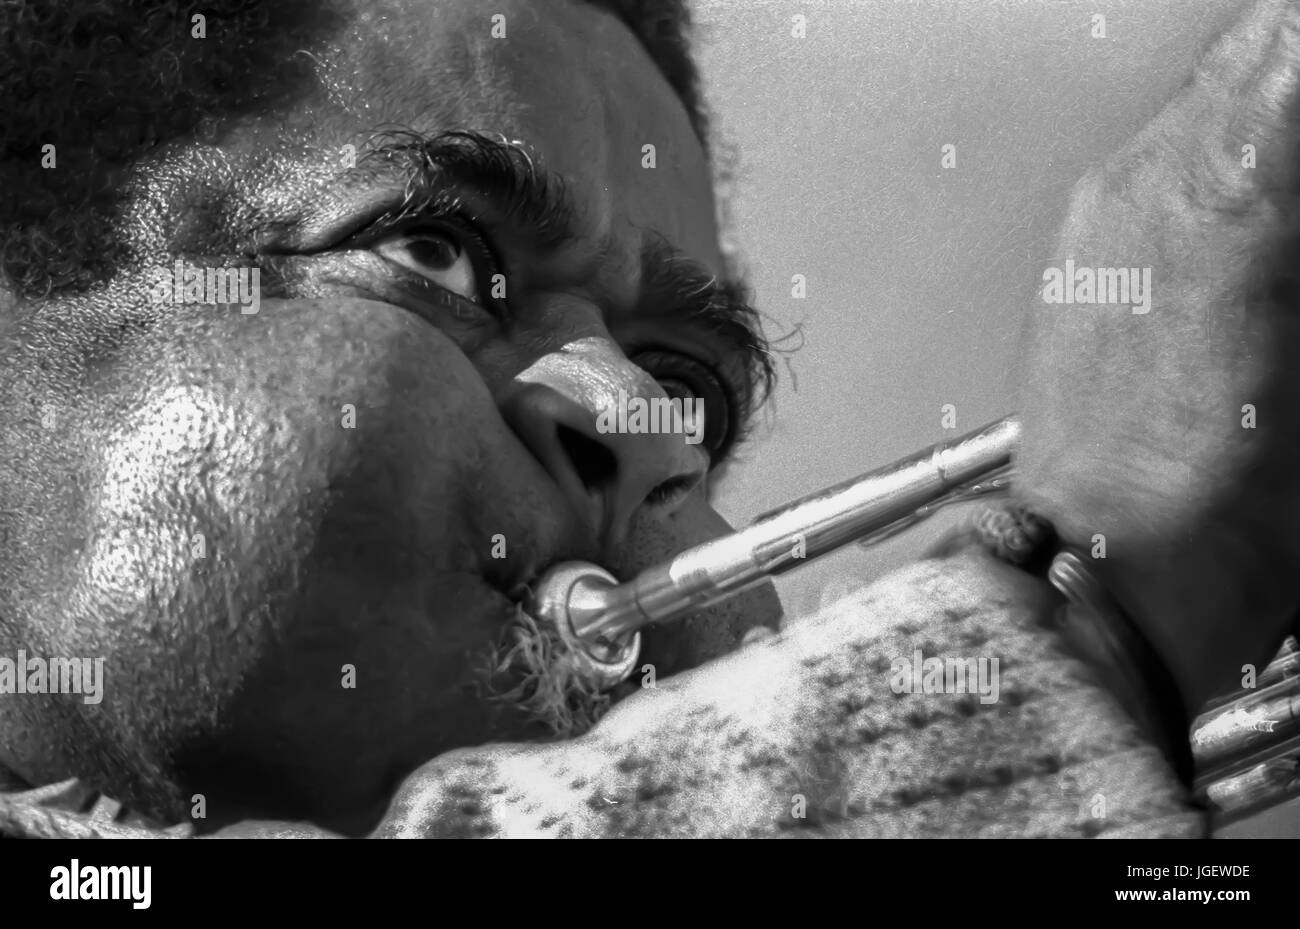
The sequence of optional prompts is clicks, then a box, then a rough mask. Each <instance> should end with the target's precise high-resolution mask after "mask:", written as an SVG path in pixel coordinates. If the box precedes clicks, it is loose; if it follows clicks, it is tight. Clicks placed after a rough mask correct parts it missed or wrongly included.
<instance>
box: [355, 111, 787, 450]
mask: <svg viewBox="0 0 1300 929" xmlns="http://www.w3.org/2000/svg"><path fill="white" fill-rule="evenodd" d="M367 162H371V163H373V162H382V163H384V164H386V165H387V166H389V167H396V168H397V169H398V170H399V171H400V172H401V173H402V176H403V177H404V178H405V187H404V189H403V192H402V197H401V201H400V203H399V204H398V205H397V206H396V207H395V208H393V209H391V210H390V211H389V212H388V213H387V214H386V215H385V217H384V220H383V221H384V222H399V221H401V220H403V219H405V218H407V217H411V216H417V215H420V214H427V213H429V212H435V211H437V212H443V211H445V212H450V211H454V210H456V209H458V208H460V207H461V206H462V205H466V206H467V205H468V204H466V203H465V198H464V195H465V193H466V192H473V193H475V194H477V195H478V198H479V199H481V200H482V201H485V202H486V203H487V204H488V205H489V207H490V209H491V210H492V211H493V212H494V213H496V214H498V217H499V218H500V219H501V220H502V221H504V222H507V223H509V224H510V225H511V226H512V227H513V228H514V230H515V231H516V232H518V233H519V234H520V236H521V237H522V238H524V239H525V240H527V241H528V242H529V243H530V244H531V245H532V247H534V248H536V249H537V250H538V251H540V252H542V253H546V252H548V251H553V250H555V249H557V248H559V247H560V246H562V245H564V244H565V243H568V242H571V241H573V240H574V239H577V238H580V237H581V234H580V232H579V225H580V224H579V220H578V217H579V211H578V209H577V206H576V204H575V203H574V201H573V199H572V197H571V194H570V192H569V190H568V187H567V186H566V184H565V182H564V179H563V178H562V177H560V176H559V175H556V174H553V173H551V172H549V171H547V170H546V168H545V167H544V166H543V165H541V164H540V158H534V157H533V155H532V154H530V152H529V150H528V148H527V146H526V144H524V143H520V142H510V141H507V140H506V139H505V138H504V137H495V138H494V137H492V136H488V135H485V134H483V133H480V132H473V131H467V130H451V131H447V132H441V133H438V134H436V135H425V134H422V133H418V132H414V131H410V130H393V131H386V132H382V133H377V134H375V135H374V136H372V137H371V141H370V144H369V145H368V146H367V148H366V151H365V154H364V155H363V156H362V157H361V158H360V159H358V167H361V166H362V165H363V164H364V163H367ZM609 247H610V243H608V242H603V243H601V244H600V245H599V247H598V248H597V253H598V254H599V255H602V256H603V255H604V254H606V253H607V252H608V250H609ZM640 260H641V265H642V268H641V277H642V292H641V294H640V295H639V297H638V301H637V302H638V310H640V311H643V312H646V313H654V314H655V315H658V316H660V317H662V318H665V319H674V320H680V321H682V322H685V323H687V324H688V325H690V326H692V327H693V328H696V329H698V330H702V331H704V332H706V333H708V334H709V335H710V336H711V337H712V338H714V339H716V340H717V342H718V343H719V345H720V347H721V348H722V350H723V351H724V352H726V353H727V354H728V355H729V356H731V357H735V358H738V359H739V360H740V363H741V366H742V368H743V377H742V378H741V381H742V383H740V384H739V385H737V386H739V388H740V391H741V393H740V395H739V396H735V397H733V398H732V399H733V401H734V402H735V404H736V413H737V416H736V418H735V421H734V426H733V433H732V436H731V437H729V439H728V442H727V445H728V447H729V448H732V447H734V446H735V444H737V443H738V442H739V441H740V440H741V438H742V433H743V432H744V430H745V428H746V426H747V424H748V422H749V420H750V419H751V417H752V415H753V413H754V412H755V411H756V410H757V409H758V407H759V406H761V405H762V403H763V401H764V400H766V398H767V397H768V396H769V395H770V393H771V391H772V388H773V385H774V383H775V379H776V371H775V364H774V362H773V356H772V351H771V346H770V345H769V343H768V341H767V339H766V337H765V336H764V335H763V332H762V328H761V326H760V322H759V314H758V311H757V310H755V309H754V308H753V307H752V306H751V305H750V302H749V287H748V286H747V285H746V284H745V283H744V281H743V280H742V279H741V278H740V277H739V276H738V275H735V274H728V275H726V276H724V277H723V278H719V277H718V276H717V275H714V274H711V273H710V272H709V271H708V270H707V269H706V268H705V267H704V266H703V265H702V264H700V263H699V262H697V261H695V260H693V259H691V258H690V257H688V256H687V255H685V254H684V253H683V252H682V251H680V250H679V249H677V248H675V247H673V246H672V245H671V243H669V242H668V241H667V239H666V238H664V237H663V236H662V235H659V234H657V233H656V234H652V235H650V237H649V238H648V239H647V241H646V243H645V245H644V246H643V248H642V250H641V255H640Z"/></svg>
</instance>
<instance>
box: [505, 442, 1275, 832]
mask: <svg viewBox="0 0 1300 929" xmlns="http://www.w3.org/2000/svg"><path fill="white" fill-rule="evenodd" d="M1019 437H1020V424H1019V422H1018V421H1017V420H1016V419H1015V418H1014V417H1007V418H1005V419H1000V420H997V421H996V422H992V423H989V424H988V425H986V426H983V427H981V428H979V429H976V430H974V431H973V432H970V433H967V434H966V435H963V436H961V437H959V438H957V439H955V440H952V441H950V442H943V443H940V444H937V445H934V446H932V447H930V448H928V449H925V450H923V451H921V452H918V453H916V454H913V455H909V456H907V457H905V458H902V459H899V460H898V461H896V462H894V463H893V464H890V465H887V466H885V467H883V468H878V469H876V470H874V471H868V472H867V473H866V474H862V475H860V476H858V477H855V478H852V479H851V480H848V481H845V482H843V483H840V484H836V485H834V486H832V487H828V488H826V489H825V490H820V491H817V492H816V493H813V494H810V495H808V496H806V497H802V498H800V499H798V500H795V501H793V502H792V503H787V504H786V505H784V506H782V507H780V508H778V509H776V510H772V511H770V512H768V513H765V514H763V515H762V516H759V517H758V518H757V519H755V520H754V522H753V523H751V524H750V525H749V526H747V527H746V528H744V529H740V530H737V531H736V532H733V533H730V534H728V535H725V536H722V537H720V538H717V539H714V540H712V541H710V542H706V543H704V544H702V545H697V546H695V547H694V548H690V549H687V550H686V551H684V552H682V553H681V554H679V555H677V556H675V557H674V558H672V559H671V560H670V561H668V562H667V563H665V564H662V565H657V566H655V567H652V568H648V569H646V570H645V571H643V572H641V573H640V574H639V575H637V576H636V577H635V578H633V579H632V580H630V581H627V582H626V583H622V584H620V583H619V582H618V580H617V579H616V578H615V577H614V576H613V575H611V574H610V573H609V572H608V571H606V570H604V569H603V568H601V567H599V566H597V565H594V564H590V563H588V562H578V561H569V562H561V563H560V564H557V565H554V566H552V567H551V568H549V569H548V570H547V571H546V572H545V573H543V574H542V576H541V577H540V578H538V581H537V583H536V584H535V585H534V587H533V592H532V594H531V595H530V599H529V601H528V603H526V605H525V606H526V608H527V609H528V612H529V613H531V614H532V615H533V617H534V618H536V619H537V620H538V621H540V622H541V623H542V624H544V625H549V626H550V627H551V628H552V629H553V630H554V631H555V633H556V634H557V635H558V636H559V638H560V640H561V641H562V642H563V644H564V647H565V651H566V657H567V660H570V661H573V662H574V663H575V666H576V667H574V668H573V669H571V670H572V671H574V672H575V673H577V674H579V675H580V676H581V677H583V678H584V679H585V680H586V681H588V682H589V684H590V685H591V686H593V687H594V688H596V689H599V690H608V689H610V688H612V687H614V686H615V685H617V684H619V683H621V682H622V681H624V680H626V679H627V678H628V677H629V676H630V675H631V674H632V672H633V670H634V669H635V668H636V664H637V659H638V657H639V655H640V649H641V632H640V631H641V629H642V628H644V627H645V626H648V625H651V624H656V623H668V622H672V621H674V620H677V619H681V618H682V617H684V616H686V615H688V614H690V613H692V612H695V611H696V610H699V609H701V608H703V607H706V606H709V605H711V604H714V603H717V602H718V601H720V600H724V599H726V598H727V597H731V596H734V595H735V594H738V593H740V592H741V591H744V590H747V589H748V588H750V587H752V586H754V585H755V584H758V583H760V582H761V581H762V580H763V579H765V578H768V577H774V576H777V575H780V574H784V573H785V572H787V571H790V570H793V569H794V568H797V567H802V566H803V565H805V564H808V563H810V562H811V561H814V560H815V559H817V558H818V557H820V556H822V555H825V554H827V553H828V552H833V551H835V550H837V549H839V548H841V547H843V546H845V545H847V544H850V543H858V544H860V545H870V544H874V543H876V542H879V541H881V540H882V539H885V538H888V537H890V536H892V535H895V534H896V533H899V532H901V531H903V530H905V529H907V528H909V527H911V526H913V525H915V524H916V523H917V522H919V521H920V520H922V519H925V518H926V517H927V516H929V515H930V514H932V513H934V512H935V511H936V510H937V509H939V508H940V507H943V506H945V505H947V504H949V503H953V502H958V501H966V500H970V499H972V498H974V497H977V496H979V495H982V494H986V493H995V492H1002V491H1006V490H1007V489H1008V487H1009V486H1010V480H1011V461H1012V456H1013V454H1014V453H1015V450H1016V446H1017V443H1018V440H1019ZM1255 683H1256V687H1255V688H1253V689H1250V690H1243V691H1241V692H1238V693H1234V694H1228V695H1224V696H1223V697H1221V698H1219V699H1218V700H1215V701H1211V703H1210V704H1209V705H1207V707H1206V708H1205V710H1204V711H1203V712H1202V714H1201V715H1200V716H1198V717H1197V719H1196V721H1195V723H1194V724H1193V726H1192V729H1191V733H1190V738H1191V741H1192V749H1193V754H1194V756H1195V758H1196V762H1197V772H1198V773H1197V779H1196V783H1195V789H1196V792H1197V794H1198V796H1199V797H1200V798H1201V799H1202V800H1204V801H1206V802H1207V803H1208V804H1209V805H1210V807H1211V808H1212V809H1214V810H1215V811H1216V813H1217V819H1218V820H1219V821H1220V822H1224V821H1228V820H1231V819H1236V818H1240V817H1243V816H1246V815H1250V814H1251V813H1254V812H1257V811H1259V810H1261V809H1264V808H1267V807H1268V806H1272V805H1275V804H1277V803H1282V802H1284V801H1285V800H1287V799H1289V798H1290V797H1292V796H1295V795H1297V794H1300V650H1298V649H1297V648H1296V643H1295V640H1294V639H1289V640H1288V643H1287V645H1286V646H1285V647H1284V648H1283V650H1282V652H1281V653H1280V654H1279V656H1278V658H1277V659H1276V660H1275V661H1274V662H1273V663H1272V664H1270V665H1269V666H1268V667H1267V668H1266V669H1265V670H1264V671H1263V672H1261V673H1260V674H1259V676H1258V679H1257V680H1256V682H1255Z"/></svg>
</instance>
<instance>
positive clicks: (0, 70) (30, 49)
mask: <svg viewBox="0 0 1300 929" xmlns="http://www.w3.org/2000/svg"><path fill="white" fill-rule="evenodd" d="M587 2H589V3H591V4H592V5H593V6H598V7H602V8H605V9H607V10H610V11H612V12H614V13H615V14H617V15H618V16H619V17H620V18H621V19H622V20H623V21H624V22H625V23H626V24H627V25H628V27H629V28H630V29H631V30H632V32H633V33H634V34H635V35H636V36H637V37H638V39H639V40H640V42H641V43H642V45H643V46H644V47H645V49H646V50H647V52H648V53H649V54H650V56H651V57H652V58H653V60H654V61H655V62H656V64H657V65H658V66H659V68H660V70H661V71H662V73H663V74H664V76H665V78H666V79H667V80H668V82H669V84H670V85H671V86H672V88H673V89H674V91H675V92H676V93H677V94H678V96H679V97H680V98H681V100H682V101H683V103H684V104H685V106H686V108H687V111H688V113H690V114H691V118H692V120H693V121H694V124H695V128H696V131H697V132H698V133H699V136H700V139H701V141H705V140H706V137H707V131H706V126H705V117H704V113H703V108H702V106H701V103H700V98H699V92H698V76H697V72H696V68H695V64H694V61H693V59H692V57H691V51H690V43H689V38H688V33H689V29H690V18H689V13H688V11H687V8H686V4H685V2H684V0H587ZM197 14H202V16H203V17H204V30H205V38H204V41H192V40H191V37H192V30H193V29H194V28H195V26H194V19H193V17H194V16H195V15H197ZM344 22H345V18H344V16H343V14H342V13H341V12H340V11H337V10H335V9H333V8H332V7H331V5H330V4H328V3H323V2H321V0H201V2H200V0H0V275H3V279H2V280H0V282H7V284H8V286H9V287H10V288H11V289H12V290H13V291H14V292H16V293H18V294H20V295H22V296H26V297H43V296H49V295H51V294H56V293H64V292H78V291H84V290H86V289H87V288H89V287H90V286H92V285H93V284H95V283H97V282H100V281H104V280H107V279H108V278H109V277H111V275H112V274H113V272H114V270H115V269H116V268H117V267H118V265H119V263H120V262H121V261H122V259H123V258H124V257H125V251H124V244H123V243H121V242H119V241H117V240H116V239H115V236H114V232H113V229H114V217H115V215H116V212H117V210H118V208H119V206H120V205H121V191H122V182H123V181H124V179H125V178H126V176H127V173H128V171H129V169H130V167H131V166H132V165H133V164H135V163H136V162H138V161H139V160H140V159H141V158H143V157H145V156H147V155H148V154H149V153H150V152H152V151H155V150H156V149H158V148H159V147H161V146H163V145H166V144H168V143H169V142H172V141H174V140H177V139H182V138H186V137H188V136H190V135H191V134H197V135H199V136H200V137H202V135H203V133H204V131H205V128H206V127H208V126H212V125H213V124H214V121H215V119H216V118H217V117H232V116H239V115H241V114H246V113H254V112H259V111H266V110H268V109H274V108H276V107H278V106H281V105H285V104H287V103H289V102H291V101H292V100H293V99H295V97H296V96H298V95H302V94H304V93H306V91H307V90H308V89H309V88H310V87H311V86H312V82H313V81H314V73H313V70H312V62H311V60H310V58H309V57H308V56H305V55H296V54H294V52H295V51H297V50H300V49H307V48H311V47H313V46H314V45H316V44H317V43H318V42H320V41H322V40H324V39H326V38H328V37H329V36H331V35H332V34H333V33H334V32H335V31H336V30H337V29H339V28H340V27H341V26H342V25H343V23H344ZM51 145H52V146H54V148H53V149H52V150H51V149H49V148H46V146H51ZM51 158H53V159H56V161H55V166H56V167H57V170H50V159H51Z"/></svg>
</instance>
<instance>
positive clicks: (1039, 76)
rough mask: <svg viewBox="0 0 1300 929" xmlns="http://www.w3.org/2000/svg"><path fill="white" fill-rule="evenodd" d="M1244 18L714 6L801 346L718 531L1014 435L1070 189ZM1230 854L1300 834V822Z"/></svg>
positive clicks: (703, 31) (759, 275) (746, 166)
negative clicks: (1026, 356)
mask: <svg viewBox="0 0 1300 929" xmlns="http://www.w3.org/2000/svg"><path fill="white" fill-rule="evenodd" d="M1244 5H1245V4H1244V3H1243V2H1242V0H1196V2H1189V0H1129V2H1086V3H1080V2H1055V0H1052V2H1049V0H1042V2H1016V0H999V2H973V0H972V2H956V0H912V2H907V0H825V2H803V3H796V2H773V3H767V2H756V0H750V2H726V0H696V2H695V9H696V19H697V24H698V26H699V29H698V32H697V40H698V41H699V43H700V46H699V51H700V55H701V58H702V65H703V69H704V76H705V89H706V93H707V94H708V97H709V100H710V102H711V105H712V106H713V108H714V111H715V127H716V128H717V130H718V132H719V134H720V136H721V139H722V141H723V142H724V143H725V144H726V145H728V146H729V147H731V148H734V150H735V152H736V155H737V157H736V161H735V166H734V167H735V173H736V189H735V191H734V195H733V197H732V200H731V210H732V216H731V222H732V225H733V227H734V229H735V231H736V234H737V240H738V244H739V245H740V247H741V249H742V251H743V253H744V255H745V257H746V261H747V264H748V266H749V269H750V274H751V280H752V283H753V285H754V288H755V297H756V303H757V305H758V307H759V308H760V309H761V310H763V311H764V313H765V314H766V316H767V324H766V325H767V330H768V332H769V334H772V335H778V334H780V333H783V332H787V331H791V330H794V329H796V328H797V329H798V330H799V332H800V336H798V337H795V338H792V340H791V341H790V343H789V344H790V345H795V344H799V343H800V342H801V343H802V348H800V349H799V350H798V351H797V352H796V353H794V354H793V355H792V356H791V357H790V358H789V362H788V363H789V367H788V369H787V368H786V367H785V365H783V366H782V368H783V370H782V372H781V373H782V378H781V382H780V385H779V387H778V390H777V392H776V395H775V398H774V403H773V404H772V406H771V408H770V409H769V410H768V413H767V417H766V419H765V421H764V422H763V423H760V424H759V425H758V426H757V427H756V429H755V431H754V435H753V438H752V440H751V441H750V443H749V444H748V445H747V446H745V447H744V448H743V449H742V450H741V452H740V457H739V460H738V462H737V465H736V466H735V467H733V468H732V469H731V472H730V473H729V474H728V476H727V480H726V481H725V482H724V484H723V486H722V488H721V491H720V494H719V498H718V502H719V504H720V509H721V510H722V512H723V513H724V514H725V515H727V516H728V517H730V518H731V519H732V521H733V523H735V524H737V525H740V524H743V523H746V522H748V521H749V520H750V519H752V518H753V517H754V516H755V515H757V514H758V513H760V512H762V511H764V510H766V509H769V508H771V507H773V506H775V505H777V504H778V503H782V502H785V501H788V500H791V499H793V498H795V497H797V496H799V495H801V494H803V493H806V492H808V491H811V490H816V489H819V488H821V487H823V486H826V485H828V484H831V483H834V482H836V481H839V480H842V479H844V478H847V477H849V476H851V475H853V474H856V473H859V472H861V471H864V470H867V469H868V468H872V467H876V466H878V465H882V464H886V463H888V462H890V461H893V460H895V459H896V458H899V457H901V456H903V455H905V454H908V453H911V452H914V451H917V450H919V449H920V448H922V447H923V446H926V445H929V444H931V443H934V442H937V441H940V440H943V439H946V438H951V437H952V436H953V435H955V434H956V433H954V432H948V431H945V430H943V429H942V428H941V424H940V416H941V413H940V408H941V407H942V406H943V404H945V403H952V404H954V405H955V406H956V410H957V432H965V431H967V430H969V429H972V428H974V427H976V426H978V425H980V424H982V423H984V422H986V421H988V420H992V419H996V418H999V417H1001V416H1004V415H1006V414H1007V413H1010V412H1013V411H1014V409H1015V396H1016V393H1017V391H1018V385H1017V383H1016V381H1015V371H1016V348H1017V338H1018V333H1019V327H1020V321H1021V319H1022V316H1023V314H1024V313H1025V311H1026V310H1027V308H1028V307H1029V306H1030V305H1031V300H1032V298H1033V295H1034V293H1035V292H1036V289H1037V287H1038V286H1039V283H1040V278H1039V275H1040V273H1041V269H1042V267H1043V266H1044V264H1045V263H1046V261H1047V259H1048V257H1049V255H1050V251H1049V249H1050V244H1051V241H1052V237H1053V235H1054V233H1055V231H1056V227H1057V225H1058V224H1059V222H1060V220H1061V218H1062V216H1063V213H1064V207H1065V200H1066V195H1067V193H1068V191H1069V189H1070V186H1071V185H1072V184H1073V183H1074V181H1075V180H1076V179H1077V178H1078V177H1080V176H1081V175H1082V174H1083V173H1084V172H1085V171H1086V170H1087V169H1088V168H1089V167H1090V166H1092V165H1094V164H1097V163H1098V162H1100V161H1102V160H1103V159H1105V157H1106V156H1107V155H1108V154H1109V153H1111V152H1112V151H1114V150H1115V149H1116V148H1118V147H1119V146H1120V145H1122V144H1123V143H1124V141H1125V140H1126V139H1127V138H1128V137H1129V136H1130V135H1132V134H1133V133H1134V132H1135V131H1137V130H1138V129H1139V128H1140V127H1141V126H1142V125H1143V124H1144V123H1145V122H1146V121H1147V120H1148V119H1150V118H1151V117H1152V116H1153V115H1155V113H1156V112H1157V111H1158V110H1159V109H1160V108H1161V106H1163V104H1164V103H1165V102H1166V101H1167V100H1168V99H1169V98H1170V96H1171V95H1172V94H1173V93H1174V91H1175V90H1176V89H1177V88H1178V87H1179V85H1181V84H1182V83H1183V82H1184V81H1185V80H1186V79H1187V78H1188V76H1189V75H1190V73H1191V69H1192V66H1193V64H1194V61H1195V55H1196V52H1197V50H1198V49H1199V48H1200V47H1201V46H1202V44H1203V43H1204V41H1205V40H1206V39H1208V38H1209V37H1211V36H1213V35H1214V34H1215V33H1217V32H1218V31H1220V30H1222V29H1223V28H1224V27H1225V26H1227V25H1228V23H1229V22H1231V21H1232V20H1233V19H1234V17H1235V15H1236V13H1237V12H1238V11H1239V10H1240V9H1242V8H1243V7H1244ZM796 13H803V14H804V15H806V16H807V36H806V37H805V38H802V39H799V38H793V37H791V26H792V23H791V17H792V16H793V15H794V14H796ZM1094 13H1100V14H1103V15H1104V16H1105V17H1106V36H1107V37H1106V38H1104V39H1098V38H1093V37H1092V35H1091V31H1092V19H1091V17H1092V15H1093V14H1094ZM947 143H951V144H954V145H956V147H957V166H956V168H955V169H951V170H943V169H941V167H940V156H941V152H940V148H941V146H942V145H944V144H947ZM794 274H803V275H804V276H805V277H806V279H807V297H806V298H805V299H802V300H799V299H794V298H792V297H791V276H792V275H794ZM952 519H953V516H952V515H947V516H944V517H942V518H940V517H936V519H935V521H934V523H933V524H931V525H929V526H926V527H924V528H919V529H916V530H913V531H912V532H910V533H908V534H906V535H905V536H903V537H901V538H899V539H898V540H896V541H892V542H889V543H886V544H884V545H882V546H879V547H877V548H874V549H872V550H870V551H864V550H860V549H855V550H851V551H846V552H842V553H837V554H836V555H833V556H830V557H829V558H827V559H825V560H824V561H822V562H820V563H815V564H812V565H810V566H808V567H807V568H804V569H802V570H801V571H800V572H798V573H796V574H795V575H791V576H789V577H788V578H786V579H783V580H782V581H781V583H780V587H781V592H782V597H783V599H784V600H785V602H786V606H787V610H788V612H790V613H792V614H795V615H798V614H800V613H803V612H806V611H807V610H809V609H811V608H814V607H816V606H817V605H818V603H819V602H821V601H822V600H823V599H825V598H830V597H834V596H835V595H836V594H837V593H839V592H841V591H843V590H845V589H846V588H847V587H849V586H857V585H860V584H861V583H862V582H863V580H864V579H870V578H872V577H875V576H878V575H879V574H880V573H882V572H884V571H887V570H889V569H890V568H893V567H896V566H898V565H900V564H902V563H904V562H906V561H908V560H910V559H912V558H914V557H915V556H916V554H917V553H918V552H919V551H920V549H921V548H922V547H923V546H924V545H925V544H927V543H928V542H929V541H931V540H933V539H934V538H935V537H937V535H938V534H940V533H941V532H942V531H943V529H944V528H945V526H947V525H950V524H951V521H952ZM1234 831H1235V832H1243V831H1245V832H1255V833H1258V834H1279V832H1280V833H1281V834H1285V835H1300V804H1297V803H1293V804H1291V805H1290V808H1289V809H1288V811H1287V813H1286V814H1283V813H1282V812H1280V811H1273V812H1271V813H1269V814H1268V815H1267V817H1265V818H1264V819H1263V820H1256V821H1255V822H1253V823H1251V824H1250V825H1249V828H1247V829H1244V830H1243V829H1237V830H1234Z"/></svg>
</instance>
